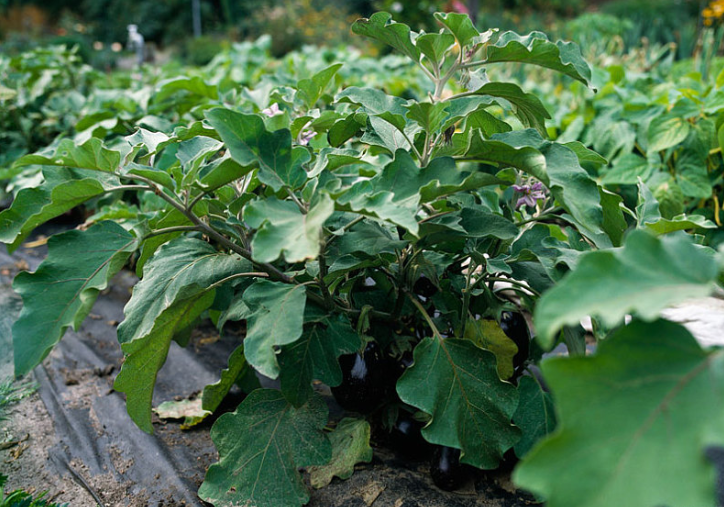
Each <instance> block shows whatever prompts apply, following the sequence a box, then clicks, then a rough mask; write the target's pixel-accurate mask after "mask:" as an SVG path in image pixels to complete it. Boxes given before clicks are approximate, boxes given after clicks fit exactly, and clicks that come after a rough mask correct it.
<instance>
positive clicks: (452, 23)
mask: <svg viewBox="0 0 724 507" xmlns="http://www.w3.org/2000/svg"><path fill="white" fill-rule="evenodd" d="M434 16H435V19H436V20H437V21H439V22H440V23H441V24H442V25H443V26H444V27H445V28H447V29H448V30H450V31H451V32H452V34H453V35H454V36H455V39H457V41H458V43H459V44H460V46H461V47H464V46H467V45H468V44H470V43H472V42H475V39H476V38H478V37H480V32H478V29H477V28H475V26H474V25H473V22H472V21H470V17H469V16H468V15H467V14H460V13H457V12H436V13H435V14H434Z"/></svg>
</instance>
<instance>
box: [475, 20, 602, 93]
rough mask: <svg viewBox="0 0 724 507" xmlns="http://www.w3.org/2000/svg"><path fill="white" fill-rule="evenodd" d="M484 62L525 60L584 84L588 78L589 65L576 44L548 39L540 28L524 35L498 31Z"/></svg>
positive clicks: (589, 74) (589, 73)
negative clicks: (499, 32) (498, 35)
mask: <svg viewBox="0 0 724 507" xmlns="http://www.w3.org/2000/svg"><path fill="white" fill-rule="evenodd" d="M485 62H486V63H497V62H517V63H528V64H532V65H539V66H541V67H546V68H548V69H553V70H555V71H558V72H561V73H563V74H565V75H566V76H569V77H572V78H573V79H576V80H578V81H580V82H582V83H584V84H586V85H588V84H589V82H590V81H591V69H590V67H589V66H588V64H587V63H586V61H585V60H584V59H583V56H582V55H581V50H580V49H579V48H578V45H576V44H575V43H573V42H564V41H557V42H555V43H554V42H551V41H549V40H548V37H547V36H546V35H545V34H544V33H541V32H531V33H530V34H529V35H526V36H524V37H521V36H520V35H518V34H517V33H515V32H505V33H503V34H501V35H500V37H499V38H498V40H497V41H495V44H491V45H489V46H488V47H487V55H486V58H485Z"/></svg>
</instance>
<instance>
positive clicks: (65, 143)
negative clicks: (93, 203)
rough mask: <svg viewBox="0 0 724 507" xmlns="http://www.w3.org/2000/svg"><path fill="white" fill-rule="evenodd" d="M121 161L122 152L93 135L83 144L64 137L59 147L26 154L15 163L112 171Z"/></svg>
mask: <svg viewBox="0 0 724 507" xmlns="http://www.w3.org/2000/svg"><path fill="white" fill-rule="evenodd" d="M120 163H121V153H120V152H118V151H115V150H109V149H108V148H106V147H105V146H103V141H101V140H100V139H98V138H96V137H91V138H90V139H88V140H87V141H86V142H85V143H83V144H81V145H77V144H75V143H74V142H73V140H71V139H63V140H62V141H61V142H60V144H58V147H57V148H55V149H51V150H49V151H47V152H39V153H34V154H32V155H25V156H24V157H23V158H21V159H20V160H18V161H17V162H16V163H15V165H16V166H18V167H22V166H27V165H54V166H64V167H73V168H76V169H92V170H94V171H103V172H107V173H112V172H115V171H117V170H118V166H119V164H120Z"/></svg>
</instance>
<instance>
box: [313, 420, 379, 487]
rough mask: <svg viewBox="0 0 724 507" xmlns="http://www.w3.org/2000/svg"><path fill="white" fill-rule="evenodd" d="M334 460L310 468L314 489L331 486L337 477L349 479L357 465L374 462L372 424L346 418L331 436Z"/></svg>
mask: <svg viewBox="0 0 724 507" xmlns="http://www.w3.org/2000/svg"><path fill="white" fill-rule="evenodd" d="M329 440H330V442H331V444H332V459H331V460H330V461H329V463H327V464H326V465H322V466H314V467H310V468H309V480H310V482H311V483H312V487H313V488H316V489H319V488H323V487H325V486H327V485H329V483H330V482H332V479H333V478H334V477H335V476H336V477H339V478H340V479H349V478H350V477H352V474H353V473H354V466H355V465H356V464H357V463H369V462H370V461H372V447H370V424H369V423H368V422H367V421H365V420H364V419H352V418H349V417H345V418H344V419H342V420H341V421H339V424H337V427H336V428H334V431H333V432H332V433H331V434H330V435H329Z"/></svg>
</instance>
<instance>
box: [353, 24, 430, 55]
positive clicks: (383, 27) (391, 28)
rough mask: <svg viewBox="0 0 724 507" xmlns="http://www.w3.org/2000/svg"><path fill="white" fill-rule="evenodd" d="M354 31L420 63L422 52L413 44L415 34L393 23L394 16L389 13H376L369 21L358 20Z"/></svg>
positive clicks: (406, 27)
mask: <svg viewBox="0 0 724 507" xmlns="http://www.w3.org/2000/svg"><path fill="white" fill-rule="evenodd" d="M352 31H353V32H354V33H356V34H358V35H364V36H366V37H370V38H372V39H375V40H378V41H380V42H383V43H385V44H387V45H389V46H392V47H393V48H395V49H396V50H397V51H399V52H400V53H402V54H403V55H405V56H407V57H409V58H411V59H412V60H413V61H415V62H419V61H420V50H419V49H418V48H417V47H416V46H415V45H414V44H413V43H412V36H413V34H414V32H410V27H409V26H407V25H405V24H403V23H396V22H395V21H392V15H391V14H389V13H387V12H376V13H375V14H373V15H372V17H370V18H369V19H366V18H362V19H358V20H357V21H355V22H354V24H353V25H352ZM414 35H415V36H416V35H417V34H414Z"/></svg>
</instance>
